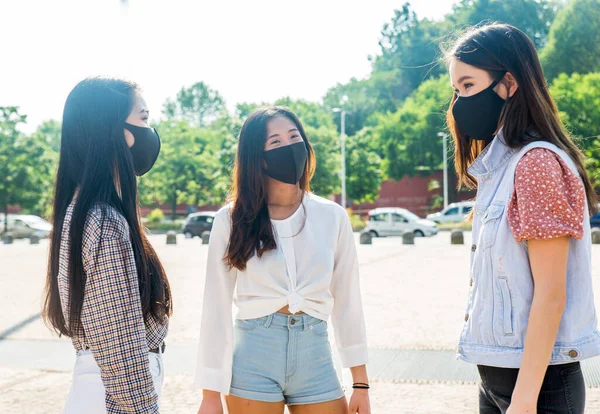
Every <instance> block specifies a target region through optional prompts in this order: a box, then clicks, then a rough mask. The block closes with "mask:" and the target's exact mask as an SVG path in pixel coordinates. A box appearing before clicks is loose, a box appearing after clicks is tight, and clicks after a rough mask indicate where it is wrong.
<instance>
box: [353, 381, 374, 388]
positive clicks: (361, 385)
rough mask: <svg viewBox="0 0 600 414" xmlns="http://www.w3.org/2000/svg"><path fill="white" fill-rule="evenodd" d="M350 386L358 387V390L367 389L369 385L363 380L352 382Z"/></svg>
mask: <svg viewBox="0 0 600 414" xmlns="http://www.w3.org/2000/svg"><path fill="white" fill-rule="evenodd" d="M352 388H354V389H358V390H368V389H370V388H371V387H370V386H369V384H365V383H364V382H357V383H354V384H352Z"/></svg>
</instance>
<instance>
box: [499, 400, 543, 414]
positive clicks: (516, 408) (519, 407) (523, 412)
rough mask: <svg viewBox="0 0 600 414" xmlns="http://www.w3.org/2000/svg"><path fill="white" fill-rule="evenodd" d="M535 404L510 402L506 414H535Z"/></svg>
mask: <svg viewBox="0 0 600 414" xmlns="http://www.w3.org/2000/svg"><path fill="white" fill-rule="evenodd" d="M536 405H537V404H525V403H521V402H519V401H512V402H511V403H510V407H508V410H507V411H506V414H535V413H537V406H536Z"/></svg>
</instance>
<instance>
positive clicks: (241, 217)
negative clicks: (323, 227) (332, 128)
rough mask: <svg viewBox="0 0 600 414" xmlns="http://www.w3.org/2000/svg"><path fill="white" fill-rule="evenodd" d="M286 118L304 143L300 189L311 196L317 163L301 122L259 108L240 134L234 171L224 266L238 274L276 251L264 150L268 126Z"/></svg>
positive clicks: (285, 112) (286, 114) (278, 111)
mask: <svg viewBox="0 0 600 414" xmlns="http://www.w3.org/2000/svg"><path fill="white" fill-rule="evenodd" d="M277 117H284V118H287V119H289V120H290V121H292V122H293V123H294V124H295V125H296V128H298V132H299V133H300V135H301V136H302V139H303V140H304V145H306V149H307V151H308V159H307V161H306V167H305V168H304V173H303V174H302V177H301V178H300V182H299V186H300V189H301V190H302V191H303V192H304V193H307V192H310V180H311V179H312V177H313V175H314V172H315V168H316V160H315V153H314V151H313V148H312V146H311V145H310V142H309V141H308V138H307V136H306V133H305V132H304V128H303V127H302V122H300V119H298V117H297V116H296V114H294V113H293V112H292V111H291V110H289V109H288V108H285V107H281V106H275V107H267V108H259V109H257V110H255V111H254V112H252V113H251V114H250V116H248V118H247V119H246V122H244V125H243V126H242V129H241V131H240V138H239V144H238V149H237V155H236V159H235V166H234V169H233V184H232V189H231V192H230V194H229V198H228V199H229V201H230V202H232V203H233V208H232V212H231V218H232V223H233V225H232V229H231V235H230V238H229V246H228V248H227V254H226V255H225V263H226V264H227V265H229V266H230V267H235V268H237V269H239V270H244V269H246V263H247V262H248V260H250V258H251V257H252V256H254V254H255V253H256V254H257V255H258V257H262V255H263V254H264V253H265V252H267V251H269V250H274V249H276V248H277V242H276V241H275V236H274V234H273V226H272V224H271V220H270V218H269V207H268V193H267V188H268V186H267V179H266V178H267V177H266V174H265V173H264V171H263V163H264V158H263V155H264V147H265V141H266V140H267V124H268V123H269V121H270V120H271V119H273V118H277Z"/></svg>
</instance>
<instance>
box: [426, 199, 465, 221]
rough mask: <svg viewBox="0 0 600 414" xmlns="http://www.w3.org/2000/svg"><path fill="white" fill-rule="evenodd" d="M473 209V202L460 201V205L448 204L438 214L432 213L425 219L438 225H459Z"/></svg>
mask: <svg viewBox="0 0 600 414" xmlns="http://www.w3.org/2000/svg"><path fill="white" fill-rule="evenodd" d="M473 207H475V202H473V201H461V202H460V203H453V204H450V205H449V206H448V207H446V208H445V209H443V210H442V211H440V212H439V213H433V214H430V215H428V216H427V219H429V220H431V221H435V222H436V223H438V224H445V223H460V222H461V221H465V219H466V216H467V214H469V213H470V212H471V210H472V209H473Z"/></svg>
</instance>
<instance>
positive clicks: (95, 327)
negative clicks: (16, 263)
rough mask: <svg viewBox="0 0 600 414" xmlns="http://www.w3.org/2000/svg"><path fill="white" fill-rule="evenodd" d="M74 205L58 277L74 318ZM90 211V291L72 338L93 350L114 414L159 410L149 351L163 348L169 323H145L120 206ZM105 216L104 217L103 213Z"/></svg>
mask: <svg viewBox="0 0 600 414" xmlns="http://www.w3.org/2000/svg"><path fill="white" fill-rule="evenodd" d="M74 206H75V204H74V203H72V204H71V205H70V206H69V208H68V209H67V213H66V216H65V221H64V225H63V232H62V235H61V248H60V270H59V275H58V283H59V291H60V298H61V303H62V308H63V314H64V316H65V319H66V320H67V323H68V321H69V308H70V306H69V274H68V273H69V272H68V263H69V244H70V243H69V230H70V223H71V217H72V214H73V207H74ZM105 210H106V211H105V214H103V213H102V209H101V207H100V206H97V207H95V208H94V209H92V210H91V211H90V212H89V213H88V217H87V219H86V224H85V227H84V230H83V246H82V260H83V268H84V271H85V276H84V277H85V281H84V283H85V293H84V300H83V308H82V311H81V321H80V323H79V324H78V326H77V328H76V329H75V332H74V334H73V336H72V338H71V339H72V342H73V346H74V347H75V349H76V350H77V351H79V350H84V349H90V350H91V351H92V353H93V355H94V359H95V360H96V363H97V364H98V366H99V367H100V371H101V376H102V382H103V383H104V388H105V389H106V410H107V412H108V413H158V412H159V411H158V397H157V394H156V390H155V389H154V383H153V380H152V375H151V374H150V367H149V361H148V351H149V350H150V349H154V348H158V347H159V346H160V345H161V344H162V342H163V340H164V338H165V337H166V335H167V329H168V326H167V324H162V323H161V322H159V321H157V320H154V319H152V318H150V319H149V320H147V321H144V317H143V314H142V306H141V301H140V291H139V285H138V275H137V270H136V264H135V258H134V255H133V248H132V244H131V240H130V233H129V225H128V224H127V221H126V220H125V218H124V217H123V216H122V215H120V214H119V213H118V212H117V211H116V210H114V209H112V208H110V207H106V208H105ZM103 216H104V217H103Z"/></svg>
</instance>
